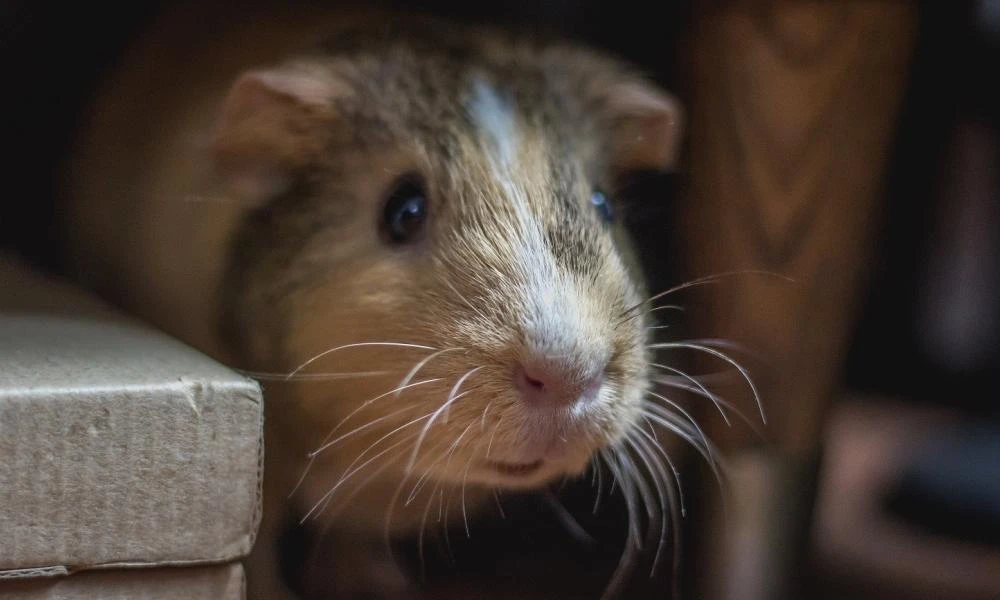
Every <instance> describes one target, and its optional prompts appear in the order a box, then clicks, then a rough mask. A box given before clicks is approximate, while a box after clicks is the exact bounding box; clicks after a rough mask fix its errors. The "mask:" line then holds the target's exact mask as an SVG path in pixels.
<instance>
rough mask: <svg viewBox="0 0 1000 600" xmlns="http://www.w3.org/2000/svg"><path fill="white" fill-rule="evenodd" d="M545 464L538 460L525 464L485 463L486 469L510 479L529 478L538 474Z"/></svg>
mask: <svg viewBox="0 0 1000 600" xmlns="http://www.w3.org/2000/svg"><path fill="white" fill-rule="evenodd" d="M544 463H545V460H544V459H541V458H539V459H538V460H536V461H532V462H527V463H512V462H502V461H495V460H490V461H486V463H485V464H486V466H487V468H489V469H491V470H493V471H494V472H496V473H497V474H498V475H503V476H505V477H511V478H522V477H529V476H531V475H534V474H535V473H537V472H538V470H539V469H541V468H542V465H543V464H544Z"/></svg>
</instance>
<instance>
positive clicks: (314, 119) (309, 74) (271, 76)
mask: <svg viewBox="0 0 1000 600" xmlns="http://www.w3.org/2000/svg"><path fill="white" fill-rule="evenodd" d="M346 93H347V87H346V85H344V83H343V82H342V81H341V80H339V79H338V78H337V77H336V76H334V75H332V74H330V73H328V72H325V71H322V70H320V69H318V68H316V69H310V68H305V67H302V68H277V69H273V70H259V71H250V72H247V73H244V74H243V75H241V76H240V77H239V79H237V80H236V82H235V83H234V84H233V86H232V88H230V90H229V94H228V96H227V97H226V100H225V103H224V106H223V110H222V116H221V119H220V122H219V125H218V129H217V130H216V131H215V134H214V136H213V138H212V140H211V151H212V156H213V159H214V161H215V165H214V166H215V168H216V171H217V173H218V174H219V175H220V176H221V177H222V179H223V181H224V183H225V185H226V187H227V189H229V190H230V192H232V193H234V194H236V195H238V196H240V197H241V198H242V199H243V200H245V201H249V202H251V203H253V202H255V201H259V200H262V199H264V198H267V197H270V196H273V195H274V194H276V193H278V192H280V191H281V190H282V189H283V188H284V187H285V186H287V185H288V183H289V182H290V179H291V177H292V176H293V174H294V172H295V170H296V169H297V168H299V167H302V166H303V165H305V164H306V163H307V161H309V160H310V158H311V157H313V156H315V155H316V153H317V152H319V151H320V150H321V149H322V148H323V146H324V145H325V144H326V143H327V141H328V139H329V135H330V125H331V123H332V121H334V120H335V118H336V117H335V111H334V108H333V107H334V100H335V99H336V98H338V97H342V96H343V95H345V94H346Z"/></svg>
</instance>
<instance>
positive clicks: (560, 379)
mask: <svg viewBox="0 0 1000 600" xmlns="http://www.w3.org/2000/svg"><path fill="white" fill-rule="evenodd" d="M603 381H604V370H603V369H601V370H600V371H599V372H598V374H596V375H594V376H593V377H581V376H580V374H579V373H578V372H576V371H575V370H574V369H572V368H567V367H566V366H563V365H559V364H556V363H553V364H542V365H540V366H539V365H535V364H533V365H532V366H531V367H526V366H524V365H518V366H517V369H516V371H515V374H514V383H515V387H516V388H517V389H518V390H519V391H520V392H521V395H522V396H523V397H524V399H525V400H527V401H528V402H529V403H531V404H535V405H566V406H568V405H570V404H573V403H575V402H577V401H587V400H591V399H593V398H595V397H596V396H597V394H598V393H599V391H600V388H601V385H602V383H603Z"/></svg>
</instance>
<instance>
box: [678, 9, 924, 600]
mask: <svg viewBox="0 0 1000 600" xmlns="http://www.w3.org/2000/svg"><path fill="white" fill-rule="evenodd" d="M916 12H917V11H916V9H915V7H914V6H913V5H911V4H909V3H906V2H888V1H886V2H877V1H850V2H849V1H844V2H760V1H751V0H746V1H739V2H737V1H734V2H727V3H713V4H712V5H711V6H710V7H708V8H706V7H702V9H701V10H700V11H698V13H697V18H696V22H695V26H694V28H693V31H692V35H691V37H690V40H689V41H690V44H689V48H688V50H689V52H690V56H691V57H692V58H691V59H690V62H689V65H688V66H689V68H690V81H689V83H690V93H689V112H690V133H689V135H690V148H689V159H690V165H689V173H690V192H689V194H690V195H689V197H688V198H687V199H686V202H685V209H684V210H685V211H686V212H685V215H684V218H683V222H684V223H685V227H684V231H686V232H687V237H686V240H685V243H686V262H687V268H688V270H689V272H690V274H691V276H692V277H699V276H704V275H709V274H714V273H723V272H730V271H742V270H755V271H760V270H763V271H768V272H771V273H775V274H780V275H783V276H787V277H790V278H792V279H793V281H792V282H789V281H786V280H784V279H782V278H780V277H774V276H767V275H750V274H747V275H741V276H737V277H731V278H727V279H725V280H724V281H722V282H720V283H718V284H716V285H710V286H704V287H700V288H697V289H696V290H694V291H695V294H694V296H693V297H691V298H690V299H689V300H688V303H689V304H690V305H691V306H696V307H698V310H697V311H696V314H698V315H700V317H698V318H697V319H696V321H697V322H696V323H694V324H693V328H694V330H695V331H697V332H698V337H702V336H704V337H719V338H726V339H729V340H734V341H736V342H737V343H739V344H740V345H741V346H742V347H743V348H745V349H746V350H748V351H749V354H742V353H735V354H734V356H735V357H737V358H738V359H739V360H740V361H741V362H744V364H747V365H748V366H751V374H752V376H753V379H754V381H755V382H756V383H757V385H758V387H759V390H760V394H761V397H762V400H763V403H764V408H765V410H766V412H767V415H768V424H767V426H766V427H764V428H763V436H764V439H763V443H761V440H759V439H758V438H756V437H755V436H754V435H753V433H752V432H751V431H750V430H749V429H748V428H739V427H734V428H731V429H730V428H727V427H725V426H724V424H723V423H722V422H721V419H718V418H709V417H708V415H707V414H705V415H704V417H705V418H704V419H703V421H704V422H705V424H706V429H707V430H708V433H709V436H710V437H712V438H713V439H714V440H715V441H716V442H717V443H718V445H719V446H720V447H721V449H722V451H723V453H724V454H726V455H728V456H729V457H730V459H731V460H732V461H733V465H734V467H735V469H734V471H735V472H734V473H733V477H732V479H731V483H732V485H731V486H730V488H729V489H730V491H731V492H733V494H732V497H731V499H730V504H729V512H728V516H729V521H728V527H727V528H726V529H725V531H723V530H722V529H721V523H722V520H721V515H720V514H719V512H718V510H706V511H705V513H706V514H705V516H704V517H703V518H704V519H705V521H704V522H703V525H705V529H704V530H702V531H698V532H696V534H695V535H694V537H697V538H701V541H699V542H698V545H699V546H703V547H701V548H700V550H699V551H698V552H697V553H696V556H695V557H694V558H692V559H691V560H694V561H695V562H696V565H695V567H696V570H697V571H698V575H699V578H698V583H697V584H696V585H695V587H696V588H697V591H696V593H695V594H694V596H693V597H698V598H733V599H740V600H756V599H761V600H765V599H767V600H773V599H778V598H785V597H790V596H789V595H790V594H791V595H792V596H791V597H794V592H792V590H793V589H794V585H793V583H792V582H793V580H794V579H795V577H796V575H797V574H799V566H800V563H799V562H798V561H799V559H800V558H801V555H802V554H803V553H804V551H805V546H804V544H805V543H806V541H805V540H806V536H805V534H804V532H805V530H806V529H807V528H808V526H809V520H810V507H811V502H812V495H813V492H812V491H811V489H812V488H811V486H812V478H813V477H814V475H815V466H814V465H815V462H814V461H815V457H816V455H817V453H818V452H819V440H820V439H821V436H820V433H821V429H822V427H823V422H824V415H825V413H826V409H827V405H828V403H829V399H830V398H831V396H832V395H833V393H834V392H835V390H836V388H837V386H838V384H839V381H840V376H841V369H842V362H843V358H844V354H845V346H846V344H847V342H848V341H849V337H850V334H851V331H852V328H853V326H854V323H855V318H856V314H857V312H858V308H859V306H858V304H859V298H860V294H859V292H860V291H861V287H862V285H863V284H864V282H865V277H866V274H867V266H868V263H869V261H870V259H871V255H870V252H871V249H872V242H873V234H874V232H875V231H876V226H877V224H878V217H879V215H880V210H879V209H880V204H881V192H882V180H883V175H884V172H885V168H886V164H887V159H888V156H889V153H890V152H891V148H892V141H893V134H894V130H895V124H896V116H897V113H898V110H899V107H900V104H901V100H902V96H903V94H904V92H905V87H906V82H907V71H908V67H909V63H910V57H911V52H912V47H913V42H914V38H915V35H916V17H917V14H916ZM750 354H752V358H751V357H750ZM702 359H703V360H702ZM718 366H719V363H718V362H717V361H716V359H714V358H712V357H708V356H704V357H700V358H699V360H698V362H697V368H696V370H698V371H700V372H705V371H712V370H717V369H718ZM718 389H719V391H720V392H721V393H722V395H724V396H725V397H727V398H728V399H730V400H731V401H733V402H735V403H736V404H737V405H738V406H740V407H742V408H744V409H745V410H747V411H749V410H751V407H753V398H752V396H751V395H750V394H749V393H748V390H747V389H746V388H745V387H744V386H740V385H735V384H734V385H733V386H731V387H730V386H726V387H721V388H718ZM713 500H714V499H713ZM689 535H690V534H689Z"/></svg>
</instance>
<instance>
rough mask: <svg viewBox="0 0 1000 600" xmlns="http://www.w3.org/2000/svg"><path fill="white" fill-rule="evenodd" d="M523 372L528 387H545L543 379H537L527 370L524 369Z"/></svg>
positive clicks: (542, 388)
mask: <svg viewBox="0 0 1000 600" xmlns="http://www.w3.org/2000/svg"><path fill="white" fill-rule="evenodd" d="M521 373H522V376H523V377H524V381H525V383H527V384H528V387H533V388H535V389H536V390H539V391H541V390H544V389H545V383H544V382H543V381H542V380H540V379H535V378H534V377H532V376H531V374H529V373H528V372H527V371H522V372H521Z"/></svg>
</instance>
